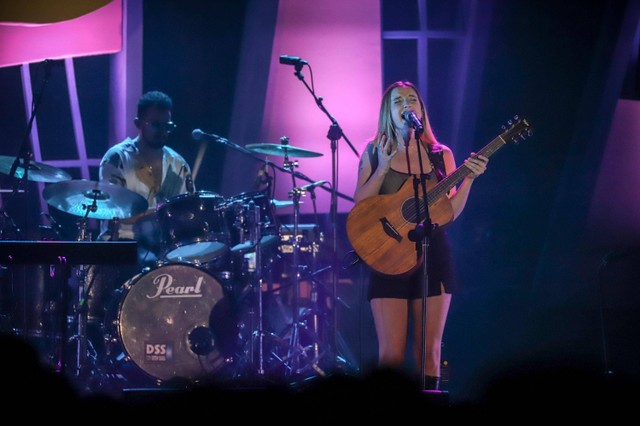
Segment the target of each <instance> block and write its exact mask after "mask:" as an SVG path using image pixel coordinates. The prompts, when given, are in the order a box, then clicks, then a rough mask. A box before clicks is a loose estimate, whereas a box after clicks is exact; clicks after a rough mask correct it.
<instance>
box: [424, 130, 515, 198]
mask: <svg viewBox="0 0 640 426" xmlns="http://www.w3.org/2000/svg"><path fill="white" fill-rule="evenodd" d="M506 143H507V142H506V141H505V140H504V139H503V138H502V135H500V136H498V137H497V138H495V139H494V140H492V141H491V142H489V143H488V144H487V145H485V146H484V147H483V148H482V149H481V150H480V151H479V152H478V153H477V154H478V155H483V156H485V157H487V158H489V157H490V156H491V155H493V154H494V153H495V152H496V151H498V150H499V149H500V148H502V147H503V146H505V145H506ZM469 173H471V169H469V168H468V167H467V166H465V165H464V164H462V165H461V166H460V167H458V168H457V169H455V170H454V171H453V173H451V174H449V175H447V177H445V178H444V179H442V180H441V181H440V182H438V184H437V185H436V186H435V187H434V188H433V189H432V190H431V191H429V192H428V193H427V205H428V206H431V205H432V204H433V203H435V202H436V201H438V200H439V199H440V197H442V196H444V195H445V194H446V193H447V192H449V190H450V189H451V188H453V187H454V186H456V185H457V184H459V183H460V182H462V179H464V178H465V177H466V176H467V175H468V174H469Z"/></svg>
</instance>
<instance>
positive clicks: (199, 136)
mask: <svg viewBox="0 0 640 426" xmlns="http://www.w3.org/2000/svg"><path fill="white" fill-rule="evenodd" d="M191 137H192V138H193V140H195V141H200V140H206V141H211V142H219V143H227V140H226V139H225V138H223V137H222V136H218V135H215V134H213V133H205V132H203V131H202V130H200V129H194V130H193V132H191Z"/></svg>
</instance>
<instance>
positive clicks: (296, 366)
mask: <svg viewBox="0 0 640 426" xmlns="http://www.w3.org/2000/svg"><path fill="white" fill-rule="evenodd" d="M281 143H283V144H285V145H286V144H287V143H288V138H284V137H283V138H281ZM297 166H298V163H297V161H289V158H288V155H287V152H286V150H285V156H284V168H285V169H289V170H290V172H291V179H292V183H293V189H292V190H291V191H290V192H289V196H290V198H292V199H293V238H292V239H291V245H292V264H293V265H292V274H291V276H292V283H291V284H292V285H293V290H294V295H293V300H292V311H293V316H292V324H291V331H290V336H289V345H288V352H287V355H286V357H285V360H287V361H290V364H289V368H288V370H287V371H288V372H289V374H292V375H294V376H297V375H299V374H301V373H302V371H303V370H304V369H303V368H302V367H301V365H300V356H301V355H303V354H306V352H307V351H308V350H310V349H312V350H313V351H314V358H313V361H312V364H311V365H312V366H313V368H314V370H316V371H317V372H319V373H321V374H323V375H324V372H323V371H322V370H320V369H319V367H318V366H317V361H318V359H319V343H318V338H317V328H318V327H317V326H318V318H317V315H314V319H313V321H314V332H315V335H314V336H313V344H312V345H311V346H302V343H301V339H300V331H301V326H304V325H303V324H302V323H301V321H300V269H301V266H302V265H300V264H299V263H300V260H299V259H300V239H299V238H298V229H299V221H300V219H299V217H300V197H301V196H302V195H304V193H305V190H304V189H302V188H298V187H297V186H296V179H295V173H294V170H293V169H294V168H295V167H297ZM314 312H316V314H317V311H315V310H314Z"/></svg>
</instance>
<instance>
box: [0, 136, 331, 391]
mask: <svg viewBox="0 0 640 426" xmlns="http://www.w3.org/2000/svg"><path fill="white" fill-rule="evenodd" d="M285 142H287V143H281V144H253V145H247V146H246V149H247V150H249V151H251V152H253V153H256V154H265V155H270V156H280V157H284V168H285V169H287V170H289V171H290V172H291V176H292V178H293V183H294V185H293V186H294V187H293V190H292V191H291V192H290V193H289V195H290V198H291V200H285V201H280V200H275V199H273V198H272V197H271V196H270V193H271V191H270V182H268V183H267V188H266V189H264V190H260V191H254V192H245V193H241V194H238V195H236V196H231V197H224V196H222V195H220V194H218V193H215V192H212V191H204V190H203V191H190V192H187V193H184V194H180V195H177V196H174V197H171V198H168V199H166V200H164V201H162V202H159V203H158V205H157V207H156V208H155V209H154V210H151V211H149V210H148V204H147V202H146V200H145V199H144V198H143V197H142V196H140V195H138V194H137V193H135V192H133V191H130V190H128V189H126V188H124V187H121V186H117V185H113V184H110V183H104V182H97V181H90V180H72V179H71V178H70V176H68V175H67V174H66V173H65V172H64V171H62V170H59V169H56V168H55V167H51V166H47V165H45V164H40V163H37V162H31V163H30V165H29V173H28V179H29V180H32V181H38V182H45V183H49V184H50V185H48V186H46V187H45V189H44V191H43V193H42V195H43V198H44V200H46V202H47V203H48V205H49V206H51V207H53V208H55V209H57V210H60V211H62V212H65V213H67V214H70V215H72V216H74V217H77V218H81V219H80V220H79V222H77V227H78V233H77V240H78V241H90V240H91V239H92V237H91V233H90V232H89V231H88V229H87V221H88V219H99V220H108V221H111V222H115V223H116V224H117V223H118V222H120V221H129V222H130V223H134V226H133V228H134V231H135V230H140V229H142V228H144V227H146V226H150V227H151V228H152V229H153V232H152V234H153V238H151V239H152V240H153V239H155V242H154V243H151V244H143V245H144V246H145V247H152V249H153V250H156V251H157V253H155V254H156V255H157V258H158V259H159V260H158V261H157V262H155V264H154V265H152V266H149V265H145V267H144V268H142V267H140V265H132V266H130V265H73V268H74V273H72V274H70V275H71V276H70V277H69V278H68V281H67V282H66V283H63V284H62V286H65V285H68V286H69V287H70V288H73V289H75V292H74V297H73V298H72V299H73V300H72V301H71V302H67V306H68V307H67V308H65V309H63V311H65V313H66V312H69V311H70V312H71V315H67V318H68V319H67V321H66V323H67V326H68V327H69V328H70V329H71V336H72V337H71V338H70V339H69V340H68V341H67V342H62V343H61V344H60V345H61V346H62V349H61V350H62V351H67V350H71V352H74V353H75V357H74V362H75V365H74V368H75V369H74V374H76V375H77V376H79V378H80V379H82V380H85V379H88V380H90V381H91V383H92V384H93V385H95V386H99V387H112V386H116V387H118V386H128V387H130V386H145V385H154V386H157V385H165V384H176V383H187V384H191V383H198V382H200V381H209V380H212V381H216V380H218V379H224V380H227V379H231V380H238V379H247V380H253V379H260V378H265V379H268V380H270V381H273V380H276V381H285V382H286V381H290V380H299V379H303V380H306V379H307V378H308V377H310V376H315V375H318V374H324V371H323V369H322V368H321V366H320V365H321V363H320V361H321V357H322V356H323V354H324V353H325V352H326V351H323V350H322V349H323V348H322V346H323V344H324V342H323V330H322V327H323V326H322V324H321V323H322V321H323V318H325V314H324V313H323V312H322V308H321V307H320V306H318V305H317V303H316V304H315V306H314V305H313V304H311V306H310V307H308V308H307V309H306V310H304V311H303V310H301V303H300V299H301V294H300V287H301V286H300V283H301V280H302V272H301V271H304V270H307V271H308V270H310V269H314V271H311V274H307V276H311V275H313V274H315V273H318V274H319V273H320V272H321V271H317V270H315V269H316V268H317V265H315V264H314V265H301V264H300V263H301V259H302V256H303V253H302V252H303V250H304V249H305V247H303V240H304V236H303V234H304V233H305V231H307V230H308V229H310V228H314V229H315V228H316V226H315V225H308V224H299V204H300V203H302V201H301V200H300V198H301V197H302V196H303V195H304V193H305V190H307V189H308V188H313V187H314V186H309V185H308V186H307V187H301V188H299V187H296V186H295V177H294V175H295V173H294V167H297V162H295V161H290V160H289V156H292V157H317V156H321V155H322V154H321V153H317V152H313V151H309V150H306V149H302V148H297V147H293V146H290V145H288V141H285ZM12 161H13V159H11V158H10V157H6V158H1V157H0V173H4V174H8V170H9V167H10V164H11V163H12ZM19 173H20V168H18V172H17V173H16V175H17V174H19ZM325 182H326V181H321V182H317V183H314V184H313V185H315V186H320V185H322V184H324V183H325ZM316 184H317V185H316ZM282 207H293V208H294V214H293V224H292V225H279V224H278V223H277V221H276V215H275V214H274V210H276V209H278V208H282ZM2 213H3V215H4V216H6V214H5V213H4V210H3V211H2ZM315 230H316V231H317V229H315ZM313 238H314V239H315V240H314V241H311V242H308V243H309V244H310V246H312V247H313V249H312V251H313V253H314V259H315V254H317V251H318V247H319V246H320V241H321V233H320V232H314V237H313ZM139 245H140V244H139ZM289 256H291V257H292V259H291V263H290V265H288V266H287V269H290V270H289V271H285V272H284V273H283V274H282V277H280V278H283V279H284V280H285V281H286V280H288V281H287V282H284V281H283V282H280V283H274V279H273V271H274V265H275V264H276V263H277V260H278V259H282V258H283V257H289ZM314 263H315V262H314ZM325 269H327V268H325ZM311 281H312V282H313V283H314V284H313V285H312V286H311V289H312V290H311V293H312V295H311V296H310V300H312V301H313V302H316V301H317V300H318V291H319V289H318V286H317V285H316V284H315V283H317V281H316V280H315V279H312V280H311ZM45 285H46V284H45ZM56 285H58V284H56ZM54 293H55V292H54ZM58 293H59V292H58ZM58 293H55V295H54V296H47V297H45V299H47V300H45V301H44V303H43V301H42V300H38V301H29V300H26V301H24V300H23V303H26V304H30V306H28V307H27V309H26V310H27V311H30V314H31V315H28V316H36V317H38V316H40V317H41V316H42V313H43V312H44V311H45V306H43V305H46V304H49V305H51V304H52V301H51V300H50V299H54V300H53V302H56V303H57V301H56V300H55V298H56V297H58V296H57V295H58ZM32 296H33V297H36V296H37V297H39V298H42V297H44V296H42V295H41V294H38V295H35V294H31V293H29V294H28V295H27V297H26V299H28V298H29V297H32ZM286 296H290V300H289V303H286V302H285V303H283V302H282V301H283V300H285V299H286V298H287V297H286ZM23 299H24V297H23ZM54 305H55V303H54ZM52 306H53V305H52ZM50 307H51V306H50ZM23 310H25V309H23ZM51 310H52V311H54V314H56V315H62V314H61V312H60V310H59V309H58V311H57V312H55V311H56V309H49V311H51ZM283 310H284V311H285V312H286V313H287V314H288V315H284V317H286V318H285V319H284V322H285V323H286V324H285V326H284V327H282V328H281V329H279V330H278V329H276V328H275V326H274V325H273V324H274V323H276V322H277V321H278V318H280V319H282V317H281V316H278V315H277V314H274V313H276V312H282V311H283ZM36 311H38V312H36ZM274 315H275V317H274ZM289 316H290V317H291V321H289ZM63 322H64V321H63ZM281 322H282V321H281ZM39 327H40V328H41V329H43V326H42V324H40V325H39ZM35 328H37V327H35ZM15 330H16V332H17V333H21V332H23V331H24V330H22V329H21V328H20V327H17V328H16V329H15ZM70 343H71V346H73V347H72V348H71V349H69V348H68V346H69V344H70ZM56 350H57V349H56ZM114 381H115V382H117V383H115V384H114ZM93 385H92V386H93Z"/></svg>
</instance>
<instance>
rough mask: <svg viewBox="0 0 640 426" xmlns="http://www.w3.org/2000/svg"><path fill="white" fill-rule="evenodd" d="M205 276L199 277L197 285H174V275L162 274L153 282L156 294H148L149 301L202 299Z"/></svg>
mask: <svg viewBox="0 0 640 426" xmlns="http://www.w3.org/2000/svg"><path fill="white" fill-rule="evenodd" d="M203 280H204V277H203V276H199V277H198V280H197V281H196V284H195V285H176V286H174V285H173V282H174V279H173V275H170V274H160V275H158V276H157V277H155V279H154V280H153V285H154V286H155V287H156V291H155V293H154V294H151V295H149V294H147V299H156V298H160V299H166V298H183V297H202V282H203Z"/></svg>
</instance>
